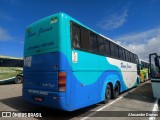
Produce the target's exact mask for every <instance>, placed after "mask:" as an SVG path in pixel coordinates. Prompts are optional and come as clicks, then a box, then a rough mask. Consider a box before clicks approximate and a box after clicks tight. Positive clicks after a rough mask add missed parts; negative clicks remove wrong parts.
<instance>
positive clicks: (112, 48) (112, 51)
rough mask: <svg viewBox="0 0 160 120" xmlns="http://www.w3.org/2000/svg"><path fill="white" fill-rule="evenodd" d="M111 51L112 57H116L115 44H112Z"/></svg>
mask: <svg viewBox="0 0 160 120" xmlns="http://www.w3.org/2000/svg"><path fill="white" fill-rule="evenodd" d="M110 51H111V56H112V57H115V54H114V44H113V43H110Z"/></svg>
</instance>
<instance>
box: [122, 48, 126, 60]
mask: <svg viewBox="0 0 160 120" xmlns="http://www.w3.org/2000/svg"><path fill="white" fill-rule="evenodd" d="M122 51H123V60H126V53H125V50H124V49H122Z"/></svg>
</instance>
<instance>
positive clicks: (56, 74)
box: [23, 14, 69, 110]
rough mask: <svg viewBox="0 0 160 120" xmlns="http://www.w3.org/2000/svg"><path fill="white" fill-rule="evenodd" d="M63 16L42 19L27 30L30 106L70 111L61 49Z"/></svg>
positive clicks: (26, 78)
mask: <svg viewBox="0 0 160 120" xmlns="http://www.w3.org/2000/svg"><path fill="white" fill-rule="evenodd" d="M62 17H63V14H56V15H53V16H49V17H47V18H44V19H41V20H39V21H37V22H35V23H33V24H32V25H30V26H29V27H28V28H27V29H26V35H25V45H24V82H23V98H24V99H25V100H27V101H29V102H31V103H34V104H39V105H44V106H49V107H53V108H57V109H63V110H69V108H68V107H67V105H66V79H67V78H66V76H67V75H66V74H67V73H66V67H65V66H66V65H65V62H64V61H63V55H62V54H61V52H60V51H61V49H60V39H61V34H60V26H61V24H60V23H61V21H62Z"/></svg>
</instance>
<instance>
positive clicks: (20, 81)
mask: <svg viewBox="0 0 160 120" xmlns="http://www.w3.org/2000/svg"><path fill="white" fill-rule="evenodd" d="M22 82H23V77H22V76H21V75H17V76H16V77H15V83H16V84H19V83H22Z"/></svg>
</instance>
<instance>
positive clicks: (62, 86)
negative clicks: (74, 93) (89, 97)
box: [58, 72, 66, 92]
mask: <svg viewBox="0 0 160 120" xmlns="http://www.w3.org/2000/svg"><path fill="white" fill-rule="evenodd" d="M58 91H59V92H64V91H66V72H59V73H58Z"/></svg>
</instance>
